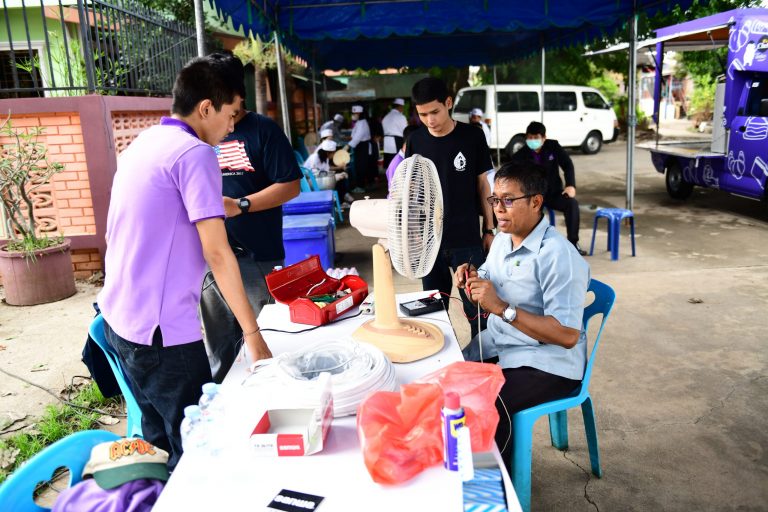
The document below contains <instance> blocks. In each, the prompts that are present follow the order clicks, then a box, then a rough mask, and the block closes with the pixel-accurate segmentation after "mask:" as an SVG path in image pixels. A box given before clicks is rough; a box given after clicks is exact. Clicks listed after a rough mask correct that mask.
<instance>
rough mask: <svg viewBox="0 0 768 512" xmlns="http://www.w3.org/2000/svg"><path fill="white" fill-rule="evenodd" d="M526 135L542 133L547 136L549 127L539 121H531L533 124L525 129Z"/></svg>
mask: <svg viewBox="0 0 768 512" xmlns="http://www.w3.org/2000/svg"><path fill="white" fill-rule="evenodd" d="M525 134H526V135H541V136H542V137H546V136H547V127H546V126H544V125H543V124H542V123H540V122H538V121H531V124H529V125H528V128H526V129H525Z"/></svg>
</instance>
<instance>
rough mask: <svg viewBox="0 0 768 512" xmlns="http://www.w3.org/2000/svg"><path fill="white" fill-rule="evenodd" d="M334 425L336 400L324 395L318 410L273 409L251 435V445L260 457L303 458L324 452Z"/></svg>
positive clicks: (328, 394)
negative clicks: (325, 442) (326, 441)
mask: <svg viewBox="0 0 768 512" xmlns="http://www.w3.org/2000/svg"><path fill="white" fill-rule="evenodd" d="M332 421H333V398H332V396H331V393H330V390H326V391H325V392H323V394H322V396H321V399H320V403H319V405H318V406H317V407H315V408H314V409H295V408H287V409H269V410H267V411H266V412H265V413H264V415H263V416H262V417H261V419H260V420H259V422H258V423H257V424H256V427H255V428H254V429H253V432H252V433H251V445H252V446H253V448H254V451H255V453H256V454H257V455H263V456H279V457H286V456H288V457H290V456H301V455H311V454H313V453H317V452H319V451H321V450H322V449H323V442H324V441H325V438H326V436H327V435H328V431H329V430H330V428H331V422H332Z"/></svg>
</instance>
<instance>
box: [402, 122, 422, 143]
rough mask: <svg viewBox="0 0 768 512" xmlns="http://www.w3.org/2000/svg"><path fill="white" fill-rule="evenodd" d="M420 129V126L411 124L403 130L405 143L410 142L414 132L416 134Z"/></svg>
mask: <svg viewBox="0 0 768 512" xmlns="http://www.w3.org/2000/svg"><path fill="white" fill-rule="evenodd" d="M418 129H419V127H418V126H415V125H412V124H409V125H408V126H406V127H405V128H404V129H403V142H408V137H410V136H411V134H412V133H413V132H415V131H416V130H418Z"/></svg>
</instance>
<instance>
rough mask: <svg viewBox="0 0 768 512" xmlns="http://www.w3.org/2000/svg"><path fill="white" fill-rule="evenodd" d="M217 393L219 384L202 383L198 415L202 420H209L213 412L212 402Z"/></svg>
mask: <svg viewBox="0 0 768 512" xmlns="http://www.w3.org/2000/svg"><path fill="white" fill-rule="evenodd" d="M218 394H219V385H218V384H216V383H215V382H208V383H206V384H203V394H202V395H201V396H200V402H199V405H200V415H201V416H202V417H203V420H206V421H208V420H210V419H211V416H212V415H213V414H214V413H215V411H214V408H213V403H214V402H215V401H216V398H217V396H218Z"/></svg>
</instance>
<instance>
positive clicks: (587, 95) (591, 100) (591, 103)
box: [581, 91, 611, 110]
mask: <svg viewBox="0 0 768 512" xmlns="http://www.w3.org/2000/svg"><path fill="white" fill-rule="evenodd" d="M581 99H583V100H584V106H585V107H587V108H599V109H603V110H608V109H609V108H611V107H610V106H609V105H608V104H607V103H606V102H605V101H604V100H603V98H602V97H601V96H600V95H599V94H597V93H596V92H591V91H584V92H582V93H581Z"/></svg>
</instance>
